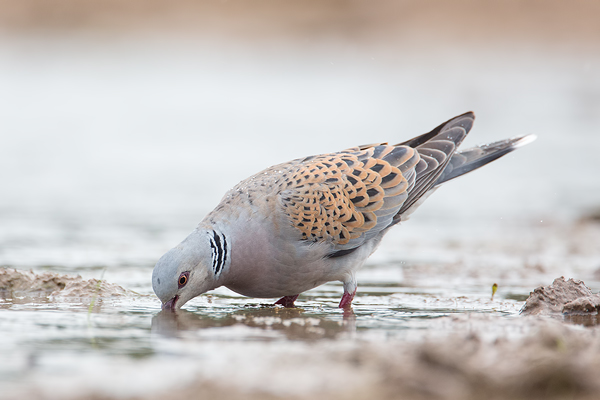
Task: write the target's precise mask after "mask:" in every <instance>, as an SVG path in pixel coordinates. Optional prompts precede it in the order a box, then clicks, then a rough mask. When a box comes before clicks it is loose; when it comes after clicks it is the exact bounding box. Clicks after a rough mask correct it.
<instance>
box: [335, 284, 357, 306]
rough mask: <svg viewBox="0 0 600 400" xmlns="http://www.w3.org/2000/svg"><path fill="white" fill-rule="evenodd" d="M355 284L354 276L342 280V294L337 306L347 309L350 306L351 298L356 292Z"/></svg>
mask: <svg viewBox="0 0 600 400" xmlns="http://www.w3.org/2000/svg"><path fill="white" fill-rule="evenodd" d="M356 286H357V285H356V279H355V278H354V276H352V278H351V279H350V280H349V281H347V282H344V294H343V295H342V300H340V305H339V308H343V309H347V308H350V307H352V300H353V299H354V295H355V294H356Z"/></svg>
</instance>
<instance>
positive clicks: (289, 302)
mask: <svg viewBox="0 0 600 400" xmlns="http://www.w3.org/2000/svg"><path fill="white" fill-rule="evenodd" d="M297 298H298V295H294V296H283V297H282V298H280V299H279V300H277V301H276V302H275V304H281V305H282V306H284V307H285V308H292V307H294V302H295V301H296V299H297Z"/></svg>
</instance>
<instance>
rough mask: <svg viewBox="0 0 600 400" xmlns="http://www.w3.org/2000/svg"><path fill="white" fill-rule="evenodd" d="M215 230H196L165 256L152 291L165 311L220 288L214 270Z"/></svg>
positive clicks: (154, 280)
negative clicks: (213, 236) (213, 237)
mask: <svg viewBox="0 0 600 400" xmlns="http://www.w3.org/2000/svg"><path fill="white" fill-rule="evenodd" d="M213 234H215V232H214V231H204V230H198V229H197V230H195V231H194V232H192V233H191V234H190V235H189V236H188V237H187V238H185V239H184V240H183V242H181V243H180V244H179V245H177V246H176V247H174V248H172V249H171V250H169V251H168V252H167V253H165V255H163V256H162V257H161V258H160V259H159V260H158V262H157V263H156V266H155V267H154V271H153V272H152V289H154V293H156V295H157V296H158V298H159V299H160V301H161V302H162V308H163V309H169V310H172V311H174V310H176V309H179V308H181V306H182V305H184V304H185V303H186V302H188V301H189V300H191V299H193V298H194V297H196V296H199V295H201V294H202V293H205V292H207V291H209V290H211V289H214V288H215V287H217V286H218V285H217V279H218V275H217V274H215V272H214V269H213V261H212V260H213V259H214V254H215V250H214V239H212V235H213Z"/></svg>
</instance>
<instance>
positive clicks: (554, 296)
mask: <svg viewBox="0 0 600 400" xmlns="http://www.w3.org/2000/svg"><path fill="white" fill-rule="evenodd" d="M599 310H600V295H599V294H594V293H592V291H591V290H590V288H588V287H587V286H586V285H585V283H583V281H580V280H576V279H569V280H566V279H565V278H564V277H563V276H561V277H560V278H556V279H555V280H554V282H552V284H551V285H550V286H541V287H539V288H537V289H535V290H534V291H533V292H531V293H530V295H529V297H528V298H527V300H526V301H525V305H524V306H523V308H522V309H521V314H522V315H552V314H566V315H571V314H573V315H577V314H594V315H596V314H598V311H599Z"/></svg>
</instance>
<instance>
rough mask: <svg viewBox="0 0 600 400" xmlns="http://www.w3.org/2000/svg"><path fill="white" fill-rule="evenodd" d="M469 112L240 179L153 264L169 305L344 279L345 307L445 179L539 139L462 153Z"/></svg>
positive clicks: (288, 294)
mask: <svg viewBox="0 0 600 400" xmlns="http://www.w3.org/2000/svg"><path fill="white" fill-rule="evenodd" d="M474 119H475V116H474V114H473V113H471V112H468V113H465V114H463V115H460V116H458V117H455V118H453V119H451V120H449V121H447V122H445V123H443V124H441V125H440V126H438V127H437V128H435V129H434V130H433V131H431V132H429V133H426V134H424V135H421V136H417V137H415V138H413V139H410V140H408V141H406V142H403V143H398V144H395V145H388V144H387V143H377V144H370V145H365V146H358V147H353V148H350V149H346V150H343V151H340V152H337V153H329V154H321V155H317V156H310V157H305V158H300V159H297V160H293V161H290V162H287V163H283V164H279V165H275V166H273V167H271V168H267V169H266V170H264V171H262V172H259V173H258V174H256V175H253V176H251V177H250V178H248V179H246V180H244V181H242V182H240V183H239V184H238V185H236V186H235V187H234V188H233V189H231V190H230V191H229V192H227V193H226V195H225V196H224V197H223V199H222V200H221V202H220V203H219V205H218V206H217V207H216V208H215V209H214V210H213V211H212V212H210V213H209V214H208V215H207V216H206V217H205V218H204V220H203V221H202V222H201V223H200V224H199V225H198V227H197V228H196V229H195V230H194V231H193V232H192V233H191V234H190V235H189V236H188V237H187V238H185V239H184V240H183V241H182V242H181V243H180V244H179V245H177V246H176V247H175V248H173V249H171V250H169V251H168V252H167V253H166V254H165V255H163V256H162V257H161V258H160V260H159V261H158V263H157V264H156V266H155V268H154V272H153V274H152V287H153V289H154V292H155V293H156V295H157V296H158V297H159V298H160V300H161V301H162V303H163V306H162V307H163V309H170V310H176V309H179V308H180V307H181V306H183V305H184V304H185V303H186V302H187V301H189V300H190V299H192V298H194V297H196V296H198V295H200V294H202V293H205V292H207V291H209V290H212V289H215V288H217V287H219V286H225V287H227V288H229V289H231V290H233V291H234V292H237V293H240V294H242V295H244V296H250V297H261V298H269V297H281V299H280V300H279V301H277V302H276V304H281V305H283V306H284V307H293V305H294V301H295V300H296V298H297V297H298V295H299V294H300V293H302V292H304V291H306V290H309V289H312V288H314V287H317V286H319V285H322V284H324V283H326V282H330V281H341V282H342V283H343V288H344V294H343V296H342V299H341V301H340V304H339V307H340V308H348V307H350V305H351V302H352V299H353V297H354V294H355V293H356V288H357V283H356V279H355V272H356V270H357V269H359V268H360V267H361V266H362V265H363V264H364V263H365V260H366V259H367V258H368V257H369V256H370V255H371V254H372V253H373V252H374V251H375V249H376V248H377V246H378V245H379V243H380V241H381V239H382V238H383V236H384V235H385V234H386V233H387V232H388V230H389V229H390V228H391V227H392V226H394V225H396V224H397V223H399V222H401V221H405V220H406V219H407V218H408V217H409V216H410V214H411V213H412V212H413V211H414V210H415V209H416V208H418V207H419V206H420V205H421V204H422V203H423V201H424V200H425V199H426V198H427V197H428V196H429V195H430V194H431V193H432V192H434V191H435V190H436V189H437V188H438V187H439V186H440V185H442V184H443V183H445V182H448V181H450V180H452V179H454V178H456V177H459V176H462V175H464V174H466V173H468V172H470V171H473V170H475V169H477V168H479V167H481V166H483V165H485V164H487V163H489V162H491V161H494V160H496V159H497V158H499V157H502V156H503V155H505V154H507V153H509V152H511V151H513V150H515V149H516V148H518V147H520V146H522V145H525V144H527V143H529V142H531V141H532V140H534V139H535V136H533V135H528V136H522V137H517V138H513V139H507V140H502V141H498V142H494V143H491V144H487V145H482V146H478V147H474V148H470V149H467V150H463V151H457V149H458V147H459V145H460V144H461V142H462V141H463V139H464V138H465V136H466V135H467V134H468V133H469V131H470V129H471V127H472V125H473V121H474Z"/></svg>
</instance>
